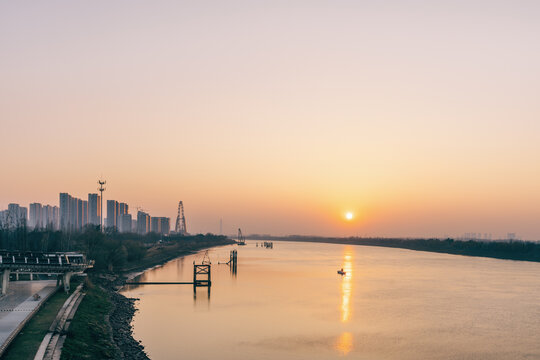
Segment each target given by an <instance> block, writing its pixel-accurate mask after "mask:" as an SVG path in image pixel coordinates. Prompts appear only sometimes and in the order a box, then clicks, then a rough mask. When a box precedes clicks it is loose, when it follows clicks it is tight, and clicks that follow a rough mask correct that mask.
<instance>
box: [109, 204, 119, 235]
mask: <svg viewBox="0 0 540 360" xmlns="http://www.w3.org/2000/svg"><path fill="white" fill-rule="evenodd" d="M117 217H118V201H116V200H107V227H110V228H112V227H116V228H118V224H117V223H116V220H117Z"/></svg>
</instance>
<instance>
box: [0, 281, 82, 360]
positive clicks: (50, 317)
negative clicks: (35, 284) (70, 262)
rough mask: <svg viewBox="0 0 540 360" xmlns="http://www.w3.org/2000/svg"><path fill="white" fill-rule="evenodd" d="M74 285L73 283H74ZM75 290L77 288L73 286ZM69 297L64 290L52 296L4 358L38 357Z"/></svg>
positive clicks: (20, 359) (23, 330)
mask: <svg viewBox="0 0 540 360" xmlns="http://www.w3.org/2000/svg"><path fill="white" fill-rule="evenodd" d="M72 284H73V283H72ZM71 289H72V290H74V289H75V286H73V285H72V286H71ZM68 297H69V294H66V293H65V292H64V291H62V289H60V290H58V291H57V292H56V293H55V294H54V295H52V296H51V297H50V298H49V299H48V300H47V302H46V303H44V304H43V305H42V306H41V309H40V310H39V311H38V312H37V314H35V315H34V317H33V318H32V319H30V321H29V322H28V323H27V324H26V326H25V327H24V328H23V329H22V331H21V332H20V333H19V335H17V337H16V338H15V340H13V342H12V343H11V345H10V346H9V347H8V349H7V351H6V353H5V354H4V356H3V357H2V359H5V360H32V359H34V356H36V352H37V350H38V348H39V345H40V344H41V342H42V341H43V337H44V336H45V334H47V332H48V331H49V327H50V326H51V324H52V322H53V321H54V319H55V318H56V314H58V311H59V310H60V309H61V308H62V305H64V302H65V301H66V300H67V298H68Z"/></svg>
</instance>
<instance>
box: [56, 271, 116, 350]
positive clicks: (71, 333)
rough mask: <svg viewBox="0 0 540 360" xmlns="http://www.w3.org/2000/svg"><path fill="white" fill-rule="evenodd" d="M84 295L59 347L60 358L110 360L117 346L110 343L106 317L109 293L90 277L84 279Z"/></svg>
mask: <svg viewBox="0 0 540 360" xmlns="http://www.w3.org/2000/svg"><path fill="white" fill-rule="evenodd" d="M85 291H86V296H85V297H84V299H83V301H82V302H81V304H80V305H79V308H78V309H77V312H76V313H75V317H74V318H73V321H72V322H71V326H70V327H69V330H68V334H67V338H66V342H65V343H64V348H63V350H62V357H61V358H62V360H71V359H113V358H115V356H116V355H117V351H118V350H117V348H116V346H115V345H114V344H113V343H112V340H111V332H110V328H109V326H108V324H107V322H106V321H105V316H106V315H108V314H109V313H110V311H111V310H112V306H113V305H112V303H111V302H110V300H109V296H108V294H107V293H106V292H105V291H103V290H102V289H100V288H99V287H97V286H94V285H93V284H92V282H91V281H90V279H88V278H86V282H85Z"/></svg>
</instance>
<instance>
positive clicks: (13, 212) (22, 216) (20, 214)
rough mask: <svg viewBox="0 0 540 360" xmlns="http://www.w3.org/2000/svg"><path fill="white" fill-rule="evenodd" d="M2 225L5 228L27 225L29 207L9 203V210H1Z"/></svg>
mask: <svg viewBox="0 0 540 360" xmlns="http://www.w3.org/2000/svg"><path fill="white" fill-rule="evenodd" d="M0 221H1V225H2V227H4V228H11V229H14V228H18V227H23V226H26V225H27V221H28V208H26V207H23V206H20V205H19V204H9V205H8V208H7V210H4V211H2V212H1V216H0Z"/></svg>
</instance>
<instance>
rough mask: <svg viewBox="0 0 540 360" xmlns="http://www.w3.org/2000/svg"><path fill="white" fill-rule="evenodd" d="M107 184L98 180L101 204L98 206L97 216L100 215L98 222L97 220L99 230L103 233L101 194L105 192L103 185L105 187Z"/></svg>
mask: <svg viewBox="0 0 540 360" xmlns="http://www.w3.org/2000/svg"><path fill="white" fill-rule="evenodd" d="M106 183H107V182H106V181H105V180H101V179H99V180H98V184H99V188H98V190H99V193H100V194H101V199H100V200H101V204H100V205H99V206H100V209H99V215H100V220H99V226H100V227H99V229H100V230H101V231H103V192H104V191H105V188H104V187H103V185H105V184H106Z"/></svg>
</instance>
